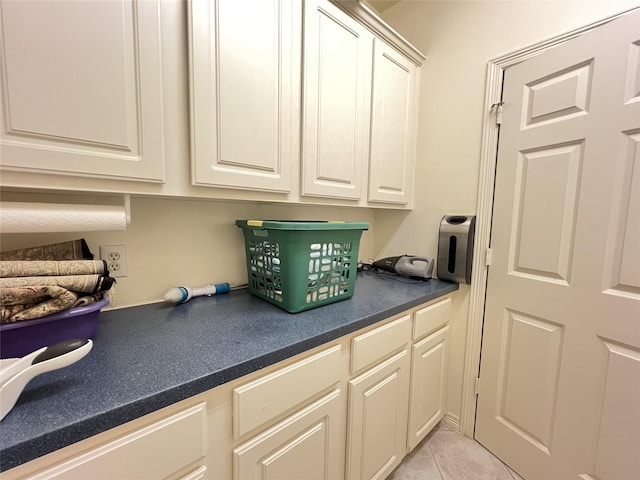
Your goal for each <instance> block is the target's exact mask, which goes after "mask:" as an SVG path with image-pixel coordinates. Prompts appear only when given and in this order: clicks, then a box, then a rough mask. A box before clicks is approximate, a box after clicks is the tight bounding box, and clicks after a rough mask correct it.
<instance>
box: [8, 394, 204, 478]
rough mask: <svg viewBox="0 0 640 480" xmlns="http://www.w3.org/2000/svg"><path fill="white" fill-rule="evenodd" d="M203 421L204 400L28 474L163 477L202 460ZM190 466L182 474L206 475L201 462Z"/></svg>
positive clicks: (63, 476)
mask: <svg viewBox="0 0 640 480" xmlns="http://www.w3.org/2000/svg"><path fill="white" fill-rule="evenodd" d="M206 425H207V417H206V404H204V403H202V404H199V405H196V406H195V407H192V408H189V409H186V410H184V411H182V412H179V413H177V414H174V415H171V416H170V417H168V418H165V419H163V420H159V421H157V422H155V423H152V424H151V425H149V426H146V427H143V428H140V429H139V430H136V431H133V432H132V433H130V434H128V435H124V436H123V437H121V438H118V439H116V440H114V441H112V442H109V443H106V444H105V445H102V446H100V447H98V448H94V449H93V450H90V451H88V452H86V453H84V454H81V455H78V456H76V457H72V458H71V459H69V460H67V461H65V462H62V463H60V464H58V465H56V466H55V467H53V468H49V469H46V470H44V471H42V472H40V473H38V474H36V475H33V476H29V477H28V478H30V479H33V480H44V479H47V480H50V479H56V480H72V479H78V480H86V479H88V478H91V479H96V480H97V479H105V480H108V479H114V478H122V479H124V478H165V477H167V476H169V475H171V474H173V473H176V472H178V471H180V470H182V469H184V468H185V467H188V466H189V465H192V464H193V463H194V462H197V461H198V460H204V458H205V456H206V454H207V438H206V433H205V432H206ZM158 452H162V454H160V455H159V454H158ZM190 470H191V471H190V473H189V474H188V475H186V476H182V478H189V479H194V480H195V479H197V478H205V477H204V475H205V473H206V467H205V466H204V465H196V466H192V467H191V468H190ZM18 478H19V477H18Z"/></svg>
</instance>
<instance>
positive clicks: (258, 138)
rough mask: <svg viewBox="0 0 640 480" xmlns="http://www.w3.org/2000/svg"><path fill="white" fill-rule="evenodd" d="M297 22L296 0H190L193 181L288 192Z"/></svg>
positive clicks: (293, 144) (297, 82)
mask: <svg viewBox="0 0 640 480" xmlns="http://www.w3.org/2000/svg"><path fill="white" fill-rule="evenodd" d="M300 25H301V11H300V4H299V2H295V1H292V0H250V1H244V2H233V1H219V0H217V1H211V2H210V1H209V0H193V1H192V2H191V11H190V32H189V41H190V62H191V118H192V125H191V128H192V138H191V142H192V166H193V169H192V170H193V183H194V184H195V185H213V186H228V187H236V188H249V189H258V190H266V191H278V192H289V191H290V189H291V166H292V164H293V162H295V161H297V159H298V154H297V146H298V142H297V138H298V135H299V130H297V127H296V125H297V123H296V122H295V121H294V113H295V111H296V110H297V109H298V108H299V104H300V100H299V85H300V80H299V77H298V75H299V70H300V61H299V49H300V38H301V32H300Z"/></svg>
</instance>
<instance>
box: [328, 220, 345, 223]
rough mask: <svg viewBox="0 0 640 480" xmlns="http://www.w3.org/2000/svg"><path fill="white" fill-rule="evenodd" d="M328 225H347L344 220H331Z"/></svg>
mask: <svg viewBox="0 0 640 480" xmlns="http://www.w3.org/2000/svg"><path fill="white" fill-rule="evenodd" d="M327 223H347V222H345V221H344V220H329V221H328V222H327Z"/></svg>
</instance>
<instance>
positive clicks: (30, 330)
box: [0, 298, 109, 358]
mask: <svg viewBox="0 0 640 480" xmlns="http://www.w3.org/2000/svg"><path fill="white" fill-rule="evenodd" d="M107 305H109V299H108V298H103V299H102V300H100V301H98V302H95V303H92V304H90V305H84V306H81V307H74V308H71V309H68V310H63V311H61V312H57V313H53V314H51V315H47V316H46V317H42V318H36V319H35V320H24V321H21V322H15V323H7V324H4V325H0V358H14V357H22V356H24V355H26V354H28V353H31V352H33V351H35V350H37V349H39V348H42V347H48V346H49V345H53V344H54V343H57V342H60V341H62V340H66V339H68V338H93V337H94V336H95V334H96V331H97V330H98V318H99V317H100V309H101V308H102V307H106V306H107Z"/></svg>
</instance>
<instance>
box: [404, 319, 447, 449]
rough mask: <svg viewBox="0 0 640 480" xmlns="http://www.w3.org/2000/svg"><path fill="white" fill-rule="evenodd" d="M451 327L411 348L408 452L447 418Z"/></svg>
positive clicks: (442, 329) (444, 328) (437, 332)
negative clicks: (447, 368)
mask: <svg viewBox="0 0 640 480" xmlns="http://www.w3.org/2000/svg"><path fill="white" fill-rule="evenodd" d="M449 329H450V326H449V325H445V326H444V327H442V328H441V329H440V330H438V331H436V332H435V333H433V334H432V335H430V336H428V337H427V338H425V339H423V340H421V341H419V342H417V343H415V344H414V345H413V347H412V349H411V350H412V369H411V396H410V399H411V400H410V407H409V442H408V443H409V450H413V448H415V446H416V445H418V443H420V440H422V439H423V438H424V437H425V436H426V435H427V434H428V433H429V432H430V431H431V429H432V428H433V427H435V426H436V424H437V423H438V422H439V421H440V420H441V419H442V417H444V399H445V386H446V377H445V375H446V367H447V359H448V338H449Z"/></svg>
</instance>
